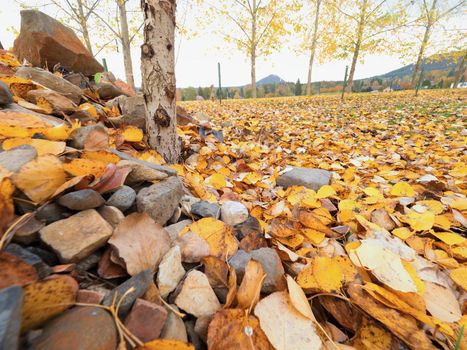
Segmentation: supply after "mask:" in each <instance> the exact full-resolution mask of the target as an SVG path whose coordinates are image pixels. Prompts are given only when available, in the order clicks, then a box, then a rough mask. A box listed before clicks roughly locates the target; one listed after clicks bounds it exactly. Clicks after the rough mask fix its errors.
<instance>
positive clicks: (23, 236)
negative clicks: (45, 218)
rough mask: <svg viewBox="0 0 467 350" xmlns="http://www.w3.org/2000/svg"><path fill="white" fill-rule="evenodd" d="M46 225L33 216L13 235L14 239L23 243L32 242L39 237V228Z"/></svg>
mask: <svg viewBox="0 0 467 350" xmlns="http://www.w3.org/2000/svg"><path fill="white" fill-rule="evenodd" d="M44 226H45V223H44V222H42V221H39V220H37V219H36V217H35V216H33V217H31V218H30V219H29V220H28V221H27V222H26V223H25V224H24V225H21V226H20V227H19V228H18V230H17V231H16V232H15V235H14V236H13V241H14V242H18V243H22V244H31V243H32V242H34V241H36V240H38V239H39V230H40V229H41V228H43V227H44Z"/></svg>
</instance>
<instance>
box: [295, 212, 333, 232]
mask: <svg viewBox="0 0 467 350" xmlns="http://www.w3.org/2000/svg"><path fill="white" fill-rule="evenodd" d="M298 220H299V221H300V223H301V224H302V225H303V226H305V227H308V228H311V229H313V230H315V231H319V232H323V233H324V234H325V235H328V236H333V235H335V232H333V231H332V230H331V229H330V228H329V227H327V226H326V225H325V224H324V223H323V222H322V221H321V220H320V218H319V216H318V215H315V214H313V213H311V212H309V211H306V210H300V213H299V216H298Z"/></svg>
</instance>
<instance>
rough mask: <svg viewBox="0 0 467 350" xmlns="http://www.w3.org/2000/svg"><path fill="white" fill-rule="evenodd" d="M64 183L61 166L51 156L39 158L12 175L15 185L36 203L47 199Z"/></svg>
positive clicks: (56, 159)
mask: <svg viewBox="0 0 467 350" xmlns="http://www.w3.org/2000/svg"><path fill="white" fill-rule="evenodd" d="M65 181H66V175H65V171H64V170H63V165H62V163H61V162H60V160H59V159H58V158H57V157H55V156H53V155H45V156H39V157H37V158H36V159H35V160H32V161H30V162H28V163H26V164H25V165H23V166H22V167H21V169H20V170H19V172H18V173H17V174H15V175H13V182H14V183H15V185H16V186H17V187H18V188H19V189H21V190H22V191H23V192H24V193H25V194H26V195H27V196H28V197H29V198H30V199H31V200H32V201H34V202H36V203H40V202H42V201H44V200H46V199H48V198H49V197H50V196H51V195H53V194H54V192H55V190H56V189H57V188H59V187H60V186H61V185H62V184H63V183H65Z"/></svg>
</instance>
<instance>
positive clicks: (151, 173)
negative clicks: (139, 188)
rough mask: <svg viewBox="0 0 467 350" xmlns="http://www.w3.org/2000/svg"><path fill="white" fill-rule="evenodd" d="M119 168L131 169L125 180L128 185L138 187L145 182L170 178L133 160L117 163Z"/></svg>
mask: <svg viewBox="0 0 467 350" xmlns="http://www.w3.org/2000/svg"><path fill="white" fill-rule="evenodd" d="M145 163H148V162H145ZM117 167H119V168H130V169H131V171H130V173H129V174H128V176H127V177H126V179H125V183H126V184H127V185H136V184H139V183H143V182H153V181H160V180H164V179H166V178H167V177H168V175H167V174H165V173H163V172H161V171H159V170H157V169H154V168H153V167H151V166H150V165H148V164H144V163H139V162H135V161H131V160H121V161H120V162H118V163H117Z"/></svg>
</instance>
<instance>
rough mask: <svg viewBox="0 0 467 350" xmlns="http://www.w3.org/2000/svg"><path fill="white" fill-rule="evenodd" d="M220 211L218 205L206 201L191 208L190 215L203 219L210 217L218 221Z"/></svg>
mask: <svg viewBox="0 0 467 350" xmlns="http://www.w3.org/2000/svg"><path fill="white" fill-rule="evenodd" d="M220 210H221V208H220V206H219V205H218V204H216V203H210V202H207V201H201V202H197V203H194V204H193V205H192V206H191V213H192V214H194V215H198V216H201V217H203V218H207V217H212V218H216V219H219V215H220Z"/></svg>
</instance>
